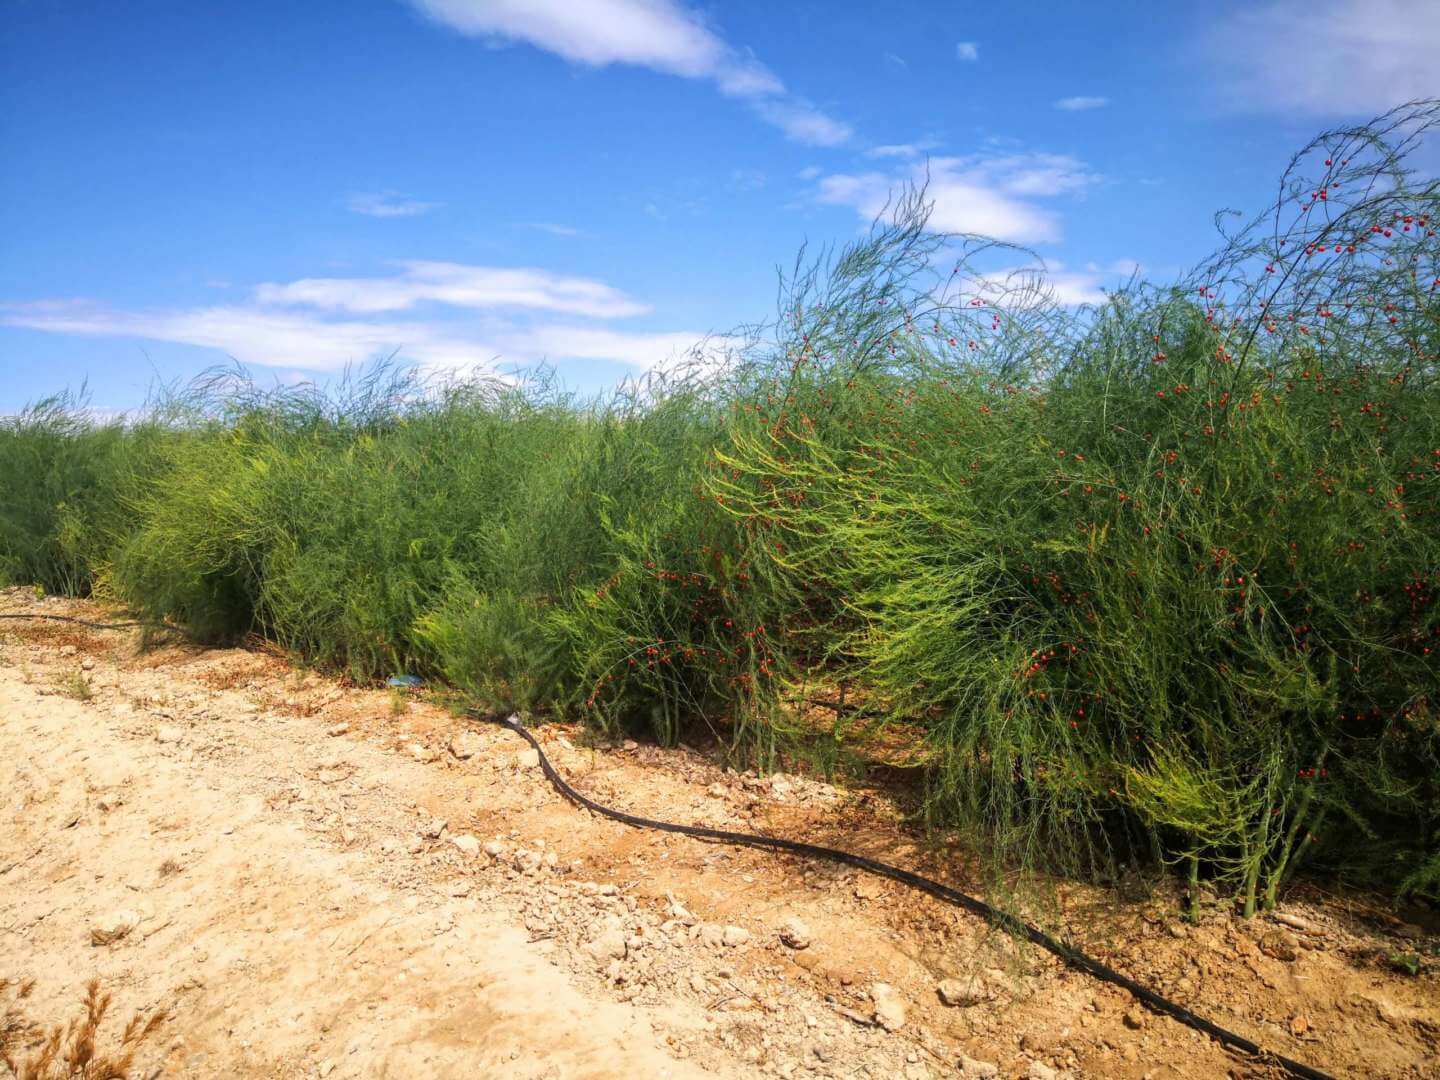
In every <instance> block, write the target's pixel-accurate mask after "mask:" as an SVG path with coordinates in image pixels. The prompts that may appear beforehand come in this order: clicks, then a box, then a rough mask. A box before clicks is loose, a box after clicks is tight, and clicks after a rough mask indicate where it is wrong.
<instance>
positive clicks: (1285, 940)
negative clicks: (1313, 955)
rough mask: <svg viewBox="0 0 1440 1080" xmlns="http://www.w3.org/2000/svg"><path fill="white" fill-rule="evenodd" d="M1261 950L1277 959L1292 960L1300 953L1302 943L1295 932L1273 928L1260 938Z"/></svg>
mask: <svg viewBox="0 0 1440 1080" xmlns="http://www.w3.org/2000/svg"><path fill="white" fill-rule="evenodd" d="M1260 951H1261V952H1263V953H1264V954H1265V955H1266V956H1270V957H1274V958H1275V959H1276V960H1285V961H1290V960H1294V959H1295V958H1296V957H1297V956H1299V955H1300V945H1299V942H1297V941H1296V940H1295V935H1294V934H1291V933H1288V932H1286V931H1284V930H1271V931H1270V932H1269V933H1267V934H1265V935H1264V936H1263V937H1261V938H1260Z"/></svg>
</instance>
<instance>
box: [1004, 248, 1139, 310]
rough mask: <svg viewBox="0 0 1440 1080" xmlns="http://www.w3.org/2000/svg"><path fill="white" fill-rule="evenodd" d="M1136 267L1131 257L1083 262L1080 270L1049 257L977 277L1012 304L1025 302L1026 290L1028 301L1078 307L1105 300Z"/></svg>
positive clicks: (1128, 277)
mask: <svg viewBox="0 0 1440 1080" xmlns="http://www.w3.org/2000/svg"><path fill="white" fill-rule="evenodd" d="M1139 269H1140V264H1139V263H1138V262H1136V261H1135V260H1134V259H1117V260H1115V261H1114V262H1111V263H1108V264H1105V265H1101V264H1099V263H1093V262H1092V263H1087V264H1086V265H1085V267H1084V269H1082V270H1072V269H1069V268H1068V267H1067V266H1066V265H1065V264H1064V263H1062V262H1059V261H1050V262H1040V263H1034V264H1031V265H1029V266H1015V267H1009V268H1006V269H1002V270H995V271H991V272H990V273H987V274H984V275H983V276H982V277H981V278H980V281H981V282H982V283H983V284H984V285H985V286H988V287H989V288H990V289H992V290H993V291H994V293H995V294H996V295H999V294H1001V293H1004V294H1006V295H1007V296H1008V297H1009V302H1010V303H1012V304H1020V305H1022V306H1023V305H1025V304H1026V302H1027V294H1028V303H1029V304H1031V305H1036V304H1041V303H1044V302H1047V301H1049V302H1053V303H1057V304H1062V305H1064V306H1066V307H1079V306H1081V305H1082V304H1091V305H1094V304H1103V303H1105V302H1106V300H1107V299H1108V295H1109V293H1110V292H1113V291H1114V290H1115V289H1117V288H1119V287H1121V286H1123V285H1124V284H1125V283H1126V282H1128V281H1129V280H1130V278H1131V277H1132V276H1133V275H1134V274H1135V273H1137V272H1138V271H1139ZM982 291H983V290H982Z"/></svg>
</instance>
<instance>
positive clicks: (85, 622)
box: [0, 614, 158, 630]
mask: <svg viewBox="0 0 1440 1080" xmlns="http://www.w3.org/2000/svg"><path fill="white" fill-rule="evenodd" d="M0 619H48V620H50V621H51V622H64V623H75V624H76V625H77V626H88V627H90V629H92V630H128V629H129V628H130V627H132V626H148V625H158V624H149V623H143V622H133V621H132V622H91V621H90V620H89V619H77V618H75V616H73V615H39V614H25V615H9V614H6V615H0Z"/></svg>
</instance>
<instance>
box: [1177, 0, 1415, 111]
mask: <svg viewBox="0 0 1440 1080" xmlns="http://www.w3.org/2000/svg"><path fill="white" fill-rule="evenodd" d="M1211 26H1212V29H1211V31H1210V33H1209V34H1208V35H1207V36H1206V37H1205V38H1204V39H1203V42H1202V49H1203V54H1204V59H1205V60H1206V62H1207V65H1208V66H1209V67H1210V68H1211V70H1214V71H1217V72H1218V73H1219V77H1220V83H1221V92H1222V95H1223V99H1224V101H1225V102H1226V103H1227V104H1229V105H1230V106H1232V107H1234V108H1237V109H1243V110H1246V111H1254V112H1272V113H1282V114H1293V113H1297V112H1298V113H1305V114H1310V115H1326V116H1366V115H1373V114H1375V113H1380V112H1384V111H1385V110H1387V109H1390V108H1392V107H1393V106H1395V105H1399V104H1402V103H1404V102H1406V101H1410V100H1413V99H1415V98H1422V97H1433V96H1434V95H1435V92H1436V89H1437V87H1440V81H1437V78H1436V57H1437V56H1440V4H1437V3H1435V2H1434V0H1268V2H1264V3H1259V4H1251V5H1242V6H1240V7H1236V8H1233V9H1232V10H1231V11H1230V12H1229V13H1228V14H1226V15H1224V16H1222V17H1220V18H1218V19H1216V20H1213V21H1212V22H1211Z"/></svg>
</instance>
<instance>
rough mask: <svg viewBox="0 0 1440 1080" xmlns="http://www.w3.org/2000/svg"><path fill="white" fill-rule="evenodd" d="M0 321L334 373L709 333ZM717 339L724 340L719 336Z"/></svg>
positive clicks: (643, 348)
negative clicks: (370, 363) (396, 361)
mask: <svg viewBox="0 0 1440 1080" xmlns="http://www.w3.org/2000/svg"><path fill="white" fill-rule="evenodd" d="M0 323H3V324H5V325H8V326H20V327H26V328H28V329H32V330H43V331H47V332H49V333H54V334H73V335H79V336H87V337H124V338H142V339H146V340H150V341H167V342H173V343H176V344H182V345H194V346H199V347H201V348H207V349H216V350H218V351H219V352H221V353H224V354H225V355H227V356H231V357H234V358H235V359H236V360H239V361H240V362H242V363H245V364H252V365H255V366H257V367H271V368H286V369H289V368H300V369H303V370H305V371H338V370H340V369H342V368H344V367H345V366H346V365H348V364H354V363H361V362H364V361H367V360H371V359H374V358H376V357H381V356H389V355H390V354H392V353H396V354H398V355H399V357H400V358H401V359H403V360H405V361H408V362H412V363H415V364H418V365H419V366H421V367H423V368H426V369H429V370H442V369H446V370H454V369H463V370H469V371H477V370H485V371H488V370H494V366H495V364H497V363H504V364H507V365H509V364H514V365H519V366H524V365H527V364H534V363H538V362H539V361H542V360H549V361H561V360H609V361H614V362H616V363H620V364H626V365H629V366H631V367H634V368H636V369H637V370H652V369H657V368H659V369H663V368H665V367H667V366H669V365H672V364H674V363H676V362H677V361H678V360H680V359H682V358H683V357H684V356H685V355H686V354H687V353H688V352H689V351H690V350H691V349H693V348H694V347H695V346H696V345H697V344H698V343H700V342H702V341H704V340H706V335H704V334H702V333H700V332H698V331H662V332H643V331H620V330H612V329H609V328H607V327H593V326H583V325H563V324H562V325H549V324H543V323H541V324H521V323H515V322H513V321H505V320H490V321H487V322H484V323H481V324H479V325H475V326H465V325H451V324H441V323H431V322H422V321H418V320H414V321H411V320H404V321H368V320H361V319H331V318H325V317H323V316H320V315H317V314H314V313H311V312H294V311H275V310H273V309H269V308H262V307H257V306H253V305H252V306H224V307H204V308H191V309H181V310H169V311H166V310H156V311H120V310H115V309H111V308H105V307H102V306H97V305H93V304H87V303H83V302H77V301H58V302H57V301H42V302H36V303H30V304H12V305H6V306H4V307H3V308H0ZM721 340H723V339H721Z"/></svg>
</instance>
